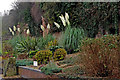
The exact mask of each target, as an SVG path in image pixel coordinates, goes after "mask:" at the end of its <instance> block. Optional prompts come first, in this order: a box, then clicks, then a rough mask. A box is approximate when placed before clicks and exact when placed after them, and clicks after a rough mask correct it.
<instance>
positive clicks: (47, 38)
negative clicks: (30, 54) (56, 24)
mask: <svg viewBox="0 0 120 80" xmlns="http://www.w3.org/2000/svg"><path fill="white" fill-rule="evenodd" d="M54 39H55V38H54V37H53V36H52V35H51V34H49V35H47V36H45V37H40V38H39V39H38V41H37V48H38V49H39V50H44V49H45V48H46V46H47V45H48V42H50V41H54Z"/></svg>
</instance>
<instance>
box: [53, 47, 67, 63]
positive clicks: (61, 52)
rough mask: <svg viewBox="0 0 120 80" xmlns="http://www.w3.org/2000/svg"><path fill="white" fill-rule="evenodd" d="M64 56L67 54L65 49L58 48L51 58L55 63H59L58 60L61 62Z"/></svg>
mask: <svg viewBox="0 0 120 80" xmlns="http://www.w3.org/2000/svg"><path fill="white" fill-rule="evenodd" d="M66 55H67V52H66V51H65V49H62V48H60V49H56V50H55V52H54V56H53V57H54V60H55V61H59V60H63V59H64V58H65V56H66Z"/></svg>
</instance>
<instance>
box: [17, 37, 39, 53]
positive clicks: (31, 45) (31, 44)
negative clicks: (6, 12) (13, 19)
mask: <svg viewBox="0 0 120 80" xmlns="http://www.w3.org/2000/svg"><path fill="white" fill-rule="evenodd" d="M36 47H37V39H36V38H34V37H27V38H26V39H25V40H19V41H18V42H17V44H16V47H15V48H16V50H17V52H20V53H22V52H29V51H31V50H36Z"/></svg>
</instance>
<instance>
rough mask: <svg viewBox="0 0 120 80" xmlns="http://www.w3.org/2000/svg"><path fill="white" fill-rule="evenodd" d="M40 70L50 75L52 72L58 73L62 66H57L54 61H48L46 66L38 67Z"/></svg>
mask: <svg viewBox="0 0 120 80" xmlns="http://www.w3.org/2000/svg"><path fill="white" fill-rule="evenodd" d="M40 69H41V71H42V72H43V73H45V74H47V75H52V74H54V73H59V72H61V71H62V68H58V66H57V65H56V64H55V63H54V62H49V63H48V64H47V65H46V66H44V67H41V68H40Z"/></svg>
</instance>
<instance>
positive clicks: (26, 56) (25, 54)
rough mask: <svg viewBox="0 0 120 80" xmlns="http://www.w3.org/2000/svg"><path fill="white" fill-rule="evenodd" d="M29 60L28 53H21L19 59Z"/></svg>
mask: <svg viewBox="0 0 120 80" xmlns="http://www.w3.org/2000/svg"><path fill="white" fill-rule="evenodd" d="M27 58H28V54H27V53H21V54H18V56H17V59H27Z"/></svg>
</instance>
